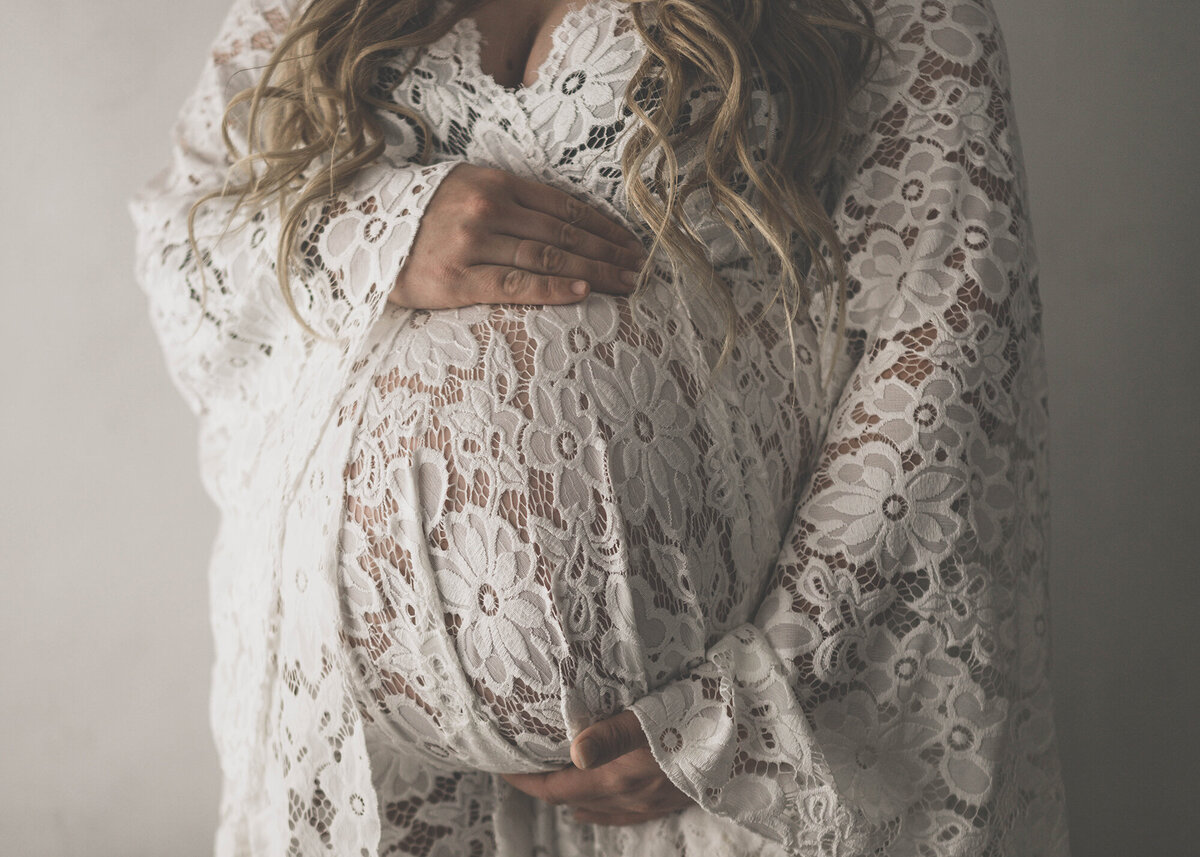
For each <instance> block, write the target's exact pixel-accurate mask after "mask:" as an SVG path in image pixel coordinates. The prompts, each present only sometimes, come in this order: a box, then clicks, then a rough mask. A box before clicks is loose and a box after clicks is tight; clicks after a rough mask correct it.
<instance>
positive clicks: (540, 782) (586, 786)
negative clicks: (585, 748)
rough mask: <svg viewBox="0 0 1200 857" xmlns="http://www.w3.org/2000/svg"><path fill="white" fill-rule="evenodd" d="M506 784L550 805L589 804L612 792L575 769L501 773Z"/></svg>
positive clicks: (599, 782)
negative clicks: (531, 772) (544, 772)
mask: <svg viewBox="0 0 1200 857" xmlns="http://www.w3.org/2000/svg"><path fill="white" fill-rule="evenodd" d="M502 776H503V777H504V779H505V780H507V781H508V783H509V785H511V786H513V787H514V788H516V789H519V790H520V791H523V792H525V794H527V795H532V796H533V797H535V798H537V799H538V800H540V801H543V802H545V803H548V804H551V805H552V806H562V805H564V804H571V805H575V804H584V805H586V804H591V803H593V802H596V801H601V800H604V799H605V798H607V797H608V796H609V795H610V792H611V791H612V786H611V784H610V783H609V782H608V781H607V779H604V780H602V779H599V778H597V777H596V776H594V775H593V774H584V773H583V772H582V771H580V770H578V769H576V768H563V769H562V770H561V771H551V772H549V773H547V774H502Z"/></svg>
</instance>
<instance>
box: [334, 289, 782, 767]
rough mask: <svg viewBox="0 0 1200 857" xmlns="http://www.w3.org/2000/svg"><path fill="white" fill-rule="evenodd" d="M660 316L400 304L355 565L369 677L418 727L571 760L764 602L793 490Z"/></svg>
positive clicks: (486, 753)
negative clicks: (580, 737) (762, 575)
mask: <svg viewBox="0 0 1200 857" xmlns="http://www.w3.org/2000/svg"><path fill="white" fill-rule="evenodd" d="M658 320H659V321H661V322H662V323H661V324H658V323H655V324H654V325H653V326H651V325H648V324H647V323H646V322H645V321H641V322H639V321H636V320H635V318H634V314H633V313H632V312H631V310H630V308H629V306H628V304H627V302H625V301H623V300H618V299H611V298H600V297H594V298H592V299H591V300H589V301H587V302H585V303H584V304H580V305H575V306H569V307H553V308H538V309H534V310H528V309H524V308H521V307H473V308H468V309H464V310H457V311H450V312H438V313H414V314H411V315H408V316H406V317H405V318H403V319H399V320H398V322H397V333H396V336H395V339H394V340H393V342H392V347H391V350H390V351H389V353H388V354H387V355H386V356H385V357H384V358H383V360H382V363H381V364H380V366H379V368H378V370H377V373H376V376H375V379H374V385H373V390H372V392H371V395H370V396H369V398H368V401H367V402H366V403H364V410H363V413H362V419H361V422H360V426H359V431H358V433H357V436H356V439H355V445H354V450H353V452H352V455H351V462H350V469H349V470H348V481H347V507H348V511H349V513H350V514H348V515H347V527H348V529H350V530H353V531H354V532H352V533H346V534H344V537H343V562H342V564H343V578H344V581H343V582H344V589H345V591H346V592H347V593H348V595H347V604H348V605H351V606H350V609H349V612H350V613H353V614H355V616H354V617H351V619H350V620H348V627H351V626H353V628H354V629H355V631H356V632H354V633H352V632H348V635H349V636H350V637H352V638H353V640H352V645H353V646H355V648H356V650H357V651H358V653H359V655H360V657H359V663H360V674H363V675H364V676H365V678H364V681H365V682H366V683H367V684H369V685H371V698H372V700H373V701H374V703H375V705H376V706H377V710H378V711H379V713H380V717H381V726H382V727H383V728H388V729H391V730H393V733H394V734H395V736H396V738H397V740H398V741H400V742H411V741H414V740H415V741H419V742H423V743H424V744H425V745H426V748H427V750H429V751H431V752H433V753H435V754H437V753H442V754H446V755H447V758H451V759H455V760H456V761H457V762H459V763H466V764H469V765H470V766H472V767H481V768H487V767H489V766H497V765H499V766H504V765H507V766H508V768H507V769H510V770H511V769H515V768H513V767H512V765H513V764H514V761H515V760H516V759H515V758H514V752H515V756H516V757H519V758H520V759H521V760H525V761H528V762H529V763H532V764H563V763H565V762H566V761H567V760H568V753H567V749H568V747H569V743H570V738H571V737H572V736H573V735H574V734H575V732H577V731H578V730H579V729H582V728H583V727H585V726H586V725H588V724H589V723H591V722H593V721H594V720H596V719H598V718H600V717H603V716H607V715H608V714H611V713H613V712H615V711H617V710H619V709H620V708H622V707H624V706H625V705H627V704H629V703H630V702H632V701H633V700H635V699H637V698H638V697H639V696H641V695H642V694H644V693H645V692H646V690H647V689H649V688H651V687H654V686H657V685H659V684H662V683H664V682H665V681H667V680H669V679H670V678H671V677H672V676H673V675H675V674H676V673H677V672H678V671H679V670H680V669H682V667H683V666H684V665H685V664H686V662H687V661H689V660H692V659H694V658H697V657H699V656H701V655H702V653H703V651H704V648H705V643H706V636H707V635H709V634H711V633H712V632H714V631H715V630H718V629H719V628H720V627H721V626H724V625H727V624H728V625H732V624H736V623H737V622H740V621H743V620H744V619H745V618H746V613H747V610H748V607H750V606H752V605H750V604H749V599H748V598H747V597H746V596H747V594H748V593H749V592H750V591H751V590H753V589H755V587H756V580H755V574H754V571H755V570H756V569H762V568H765V566H766V564H765V563H764V562H763V561H762V557H761V556H760V555H765V552H766V551H773V549H774V545H773V544H771V543H773V542H777V540H778V534H777V533H776V532H775V519H776V515H775V509H774V504H776V503H777V498H774V497H769V496H767V494H769V493H770V492H769V491H765V490H763V489H762V487H761V484H760V487H759V488H758V489H756V490H747V484H748V483H747V480H745V479H744V478H742V477H743V475H744V473H745V472H746V468H747V466H748V465H747V460H746V459H747V454H746V452H745V450H739V448H738V445H737V444H736V443H735V438H734V434H735V433H736V432H737V431H738V430H739V428H744V427H741V426H739V425H738V424H737V423H738V419H743V420H744V419H745V415H744V414H738V415H731V413H730V409H729V407H728V403H727V401H726V400H725V399H723V398H722V397H720V396H700V395H699V394H700V389H701V385H702V383H703V382H702V381H701V380H700V379H699V378H698V377H697V376H696V373H695V372H694V371H693V368H694V366H695V365H696V362H697V359H698V350H697V348H696V343H695V340H694V338H693V335H692V334H691V333H689V332H687V331H685V330H684V329H683V328H682V327H680V325H681V324H682V322H681V321H680V320H679V319H673V318H671V317H665V318H659V319H658ZM672 321H673V322H674V324H675V327H674V328H672V324H671V322H672ZM750 457H753V456H750ZM760 466H761V463H760ZM751 469H753V468H752V467H751ZM758 482H759V483H761V480H758ZM764 484H765V483H764ZM764 546H767V547H764ZM735 557H736V558H737V561H735ZM739 569H741V570H742V571H743V575H742V576H741V577H739V576H738V574H736V573H735V572H737V571H738V570H739ZM381 592H382V593H383V594H381ZM356 599H357V601H356ZM355 605H357V606H355ZM354 641H357V642H354ZM430 663H432V664H433V665H434V666H435V669H433V670H432V671H430V670H428V669H425V667H424V666H422V664H430ZM367 673H373V675H369V676H367V675H366V674H367ZM422 683H423V684H422ZM455 712H457V713H455ZM455 718H457V722H455V723H453V724H451V723H450V721H451V720H453V719H455ZM467 736H473V737H471V738H470V739H469V740H468V738H467ZM467 743H470V744H472V745H474V746H475V747H476V749H475V750H473V751H471V753H470V757H469V758H464V756H465V754H466V751H465V750H464V744H467ZM485 757H488V758H485ZM493 769H499V770H503V769H505V768H504V767H493Z"/></svg>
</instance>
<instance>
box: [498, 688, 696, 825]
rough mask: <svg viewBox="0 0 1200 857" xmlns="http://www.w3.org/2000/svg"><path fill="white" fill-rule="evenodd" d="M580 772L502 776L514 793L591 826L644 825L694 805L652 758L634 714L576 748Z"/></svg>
mask: <svg viewBox="0 0 1200 857" xmlns="http://www.w3.org/2000/svg"><path fill="white" fill-rule="evenodd" d="M571 760H572V761H573V762H574V763H575V767H572V768H564V769H563V770H561V771H551V772H550V773H548V774H501V776H502V777H504V779H505V780H507V781H508V782H509V784H510V785H512V786H513V787H514V788H517V789H520V790H521V791H523V792H525V794H527V795H531V796H533V797H535V798H537V799H538V800H543V801H545V802H546V803H549V804H554V805H556V806H560V805H567V806H570V807H572V808H573V809H574V811H575V820H576V821H581V822H587V823H589V824H617V825H626V824H641V823H642V822H644V821H652V820H653V819H656V818H662V817H663V816H665V815H670V814H671V813H673V812H677V811H679V810H681V809H685V808H686V807H689V806H691V805H692V803H693V801H692V799H691V798H689V797H688V796H687V795H685V794H684V793H683V792H681V791H680V790H679V789H677V788H675V786H674V784H673V783H672V782H671V781H670V780H669V779H667V775H666V774H664V773H663V772H662V769H661V768H659V767H658V763H657V762H655V761H654V756H652V755H651V753H650V745H649V744H648V743H647V741H646V734H645V733H644V732H643V731H642V726H641V724H640V723H639V722H638V719H637V716H636V715H635V714H634V713H633V712H632V711H622V712H621V713H620V714H618V715H616V716H615V717H610V718H609V719H607V720H602V721H600V722H599V723H593V724H592V725H591V726H589V727H588V728H587V729H585V730H583V731H582V732H580V733H579V735H578V736H576V738H575V741H574V742H573V743H572V744H571Z"/></svg>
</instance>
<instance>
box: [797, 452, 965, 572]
mask: <svg viewBox="0 0 1200 857" xmlns="http://www.w3.org/2000/svg"><path fill="white" fill-rule="evenodd" d="M832 476H833V478H834V480H835V481H834V487H831V488H829V489H827V490H826V491H823V492H822V493H821V494H819V495H818V496H817V498H816V500H815V501H814V503H813V505H812V517H813V520H814V522H817V523H818V525H819V526H820V529H819V530H817V532H816V534H815V536H814V538H815V540H816V544H817V547H818V549H819V550H822V551H826V552H828V551H836V550H838V549H839V548H844V549H845V550H846V551H847V553H849V555H850V556H852V557H854V558H856V559H869V558H873V557H880V558H882V559H885V560H886V561H889V562H891V563H896V564H898V565H901V566H904V567H911V566H912V565H913V564H914V563H916V562H918V561H919V560H918V558H926V557H928V558H929V559H933V560H936V559H940V558H941V557H942V556H944V555H945V554H946V552H947V551H949V550H950V548H951V546H952V544H953V542H954V538H955V537H956V536H957V535H958V533H959V530H960V529H961V528H962V520H961V519H960V518H959V516H958V514H957V513H955V512H954V510H953V509H952V508H951V503H952V501H953V500H954V499H956V498H957V497H958V495H959V494H960V492H961V491H962V488H963V487H964V486H963V480H962V478H961V476H959V475H958V473H957V472H956V471H955V470H953V469H951V468H948V467H943V466H940V465H937V464H923V465H918V466H917V467H916V468H915V469H913V470H912V471H911V472H905V470H904V467H903V465H902V464H901V463H900V461H898V460H897V456H896V453H895V451H894V450H893V449H892V448H891V447H890V446H888V445H887V444H883V443H878V442H875V443H869V444H867V445H865V446H864V447H863V448H862V449H861V450H859V451H858V452H856V453H854V454H852V455H849V456H846V457H845V458H842V459H840V460H839V461H837V462H836V463H835V465H834V471H833V473H832Z"/></svg>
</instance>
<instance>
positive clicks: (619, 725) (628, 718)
mask: <svg viewBox="0 0 1200 857" xmlns="http://www.w3.org/2000/svg"><path fill="white" fill-rule="evenodd" d="M649 746H650V745H649V742H648V741H647V740H646V733H645V731H643V729H642V724H641V723H640V722H639V721H638V719H637V715H636V714H634V713H633V712H632V711H622V712H621V713H620V714H617V715H616V716H614V717H610V718H608V719H607V720H601V721H600V722H599V723H593V724H592V725H591V726H589V727H588V728H587V729H584V730H583V731H582V732H580V733H579V734H578V735H577V736H575V740H574V741H573V742H572V743H571V761H572V762H573V763H574V764H575V767H577V768H584V769H586V768H595V767H599V766H600V765H603V764H605V763H607V762H611V761H612V760H613V759H615V758H617V757H618V756H624V755H625V754H626V753H631V752H633V751H634V750H637V749H640V748H642V747H649Z"/></svg>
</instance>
